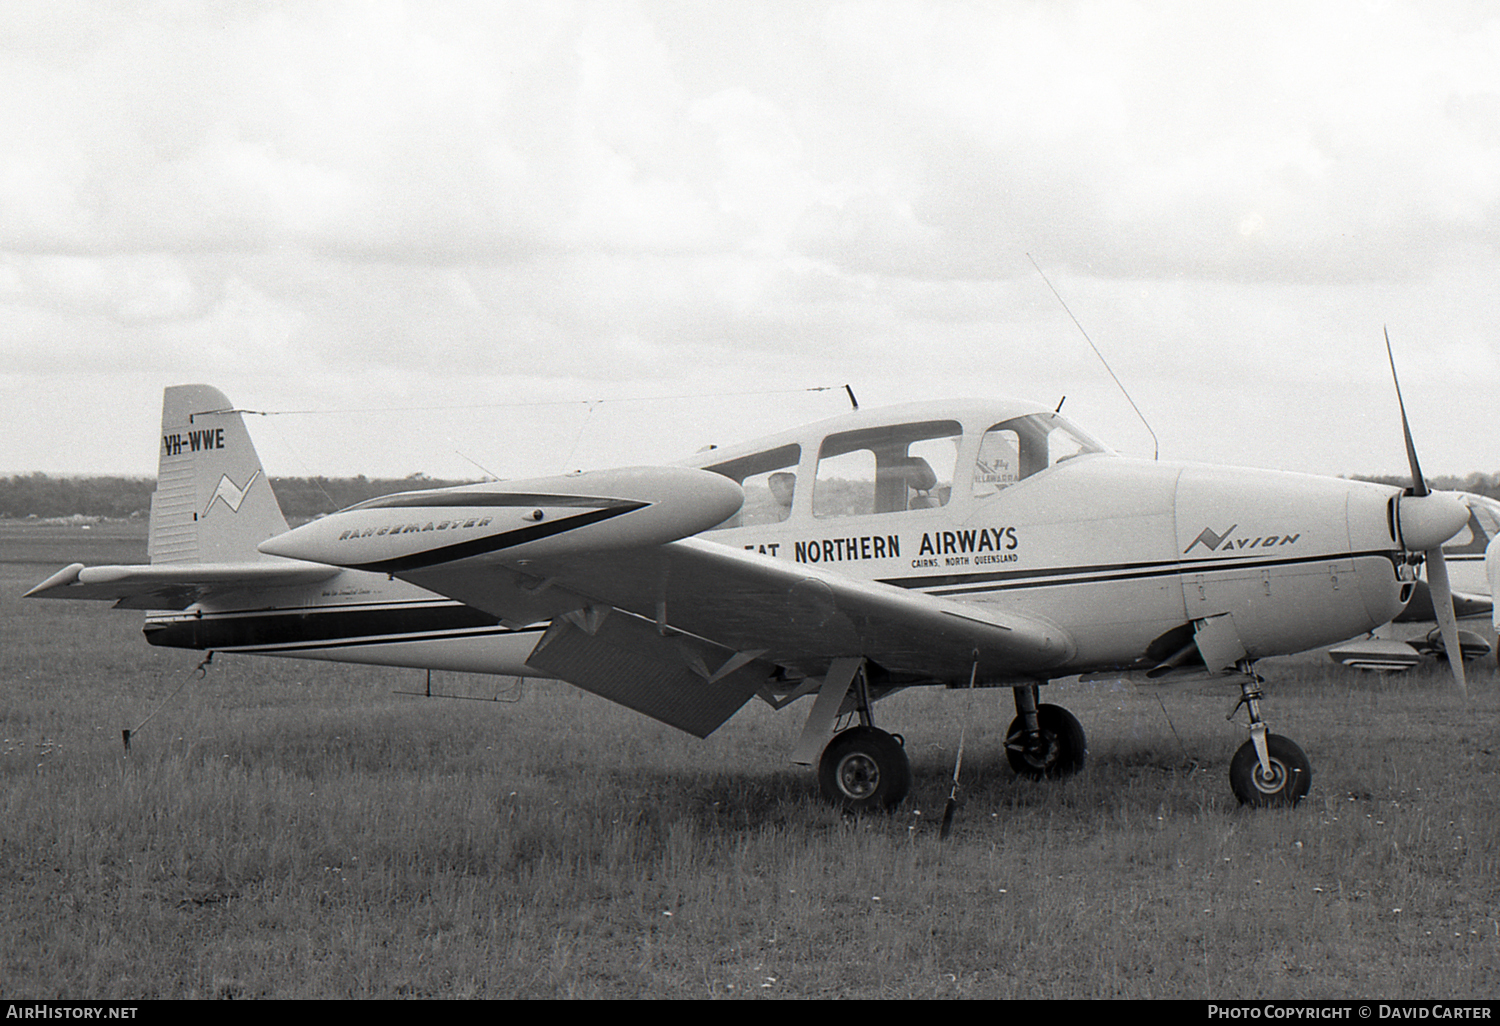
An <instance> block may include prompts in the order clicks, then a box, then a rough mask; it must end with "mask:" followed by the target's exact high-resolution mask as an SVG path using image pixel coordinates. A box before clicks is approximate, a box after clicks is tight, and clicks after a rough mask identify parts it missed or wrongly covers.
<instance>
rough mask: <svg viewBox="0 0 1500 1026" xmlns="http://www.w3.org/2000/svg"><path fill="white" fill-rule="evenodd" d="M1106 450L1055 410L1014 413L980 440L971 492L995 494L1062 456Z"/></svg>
mask: <svg viewBox="0 0 1500 1026" xmlns="http://www.w3.org/2000/svg"><path fill="white" fill-rule="evenodd" d="M1108 451H1109V450H1108V449H1106V448H1105V447H1104V446H1103V445H1101V444H1100V443H1099V442H1097V441H1095V440H1094V439H1092V438H1090V437H1089V436H1088V435H1086V434H1084V433H1083V432H1082V431H1080V430H1078V429H1077V428H1076V427H1074V426H1073V425H1072V424H1069V423H1068V422H1067V421H1066V420H1063V418H1062V417H1060V416H1058V415H1057V414H1055V413H1028V414H1026V415H1025V416H1022V417H1013V418H1011V419H1010V420H1007V421H1004V422H1002V423H1000V424H996V425H995V426H994V427H992V428H990V429H989V430H988V431H986V432H985V433H984V437H983V438H981V439H980V440H979V455H978V457H977V458H976V460H975V467H974V495H975V497H976V498H986V497H988V496H991V495H998V494H999V493H1000V491H1001V490H1002V489H1004V488H1008V487H1009V486H1011V485H1013V484H1015V483H1016V482H1017V481H1024V480H1025V479H1026V478H1028V477H1030V476H1031V475H1033V474H1036V473H1040V472H1041V471H1043V470H1046V469H1047V468H1048V467H1054V466H1056V465H1057V464H1059V463H1061V462H1063V461H1064V460H1070V459H1073V458H1074V457H1075V456H1082V455H1085V454H1087V453H1096V452H1108Z"/></svg>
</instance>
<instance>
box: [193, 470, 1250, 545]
mask: <svg viewBox="0 0 1500 1026" xmlns="http://www.w3.org/2000/svg"><path fill="white" fill-rule="evenodd" d="M259 477H260V471H259V470H257V471H256V472H255V473H253V474H251V475H250V480H248V481H246V482H245V487H243V488H241V487H240V486H239V485H237V484H235V483H234V482H233V481H232V480H230V478H229V475H228V474H223V475H221V476H220V477H219V484H218V487H216V488H215V489H214V494H213V496H212V498H210V499H209V500H208V505H207V506H204V507H203V515H204V516H208V511H209V510H211V509H212V508H213V505H214V503H215V502H217V501H219V500H221V499H222V500H223V502H224V505H226V506H228V507H229V511H230V512H231V513H238V512H239V511H240V504H241V503H243V502H244V501H245V496H246V495H248V494H250V489H251V488H252V487H254V485H255V482H256V480H257V479H258V478H259ZM1231 530H1232V528H1231Z"/></svg>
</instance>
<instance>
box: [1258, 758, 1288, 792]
mask: <svg viewBox="0 0 1500 1026" xmlns="http://www.w3.org/2000/svg"><path fill="white" fill-rule="evenodd" d="M1270 766H1271V772H1270V773H1267V772H1266V771H1265V770H1263V769H1261V767H1260V764H1259V763H1256V765H1255V768H1254V769H1253V770H1251V772H1250V781H1251V782H1252V783H1253V784H1254V785H1255V789H1256V790H1257V791H1259V792H1261V793H1262V794H1276V793H1277V792H1279V791H1280V790H1281V789H1282V788H1283V787H1285V786H1286V778H1287V772H1286V766H1285V764H1283V763H1282V762H1281V761H1280V760H1279V759H1271V760H1270Z"/></svg>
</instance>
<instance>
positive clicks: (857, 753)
mask: <svg viewBox="0 0 1500 1026" xmlns="http://www.w3.org/2000/svg"><path fill="white" fill-rule="evenodd" d="M851 689H852V691H853V695H854V711H855V712H856V713H857V714H858V715H859V726H857V727H850V728H849V729H848V730H845V731H841V732H839V733H838V734H835V735H834V736H833V740H831V741H829V742H828V744H827V746H826V747H825V748H824V749H823V754H822V755H821V756H819V758H818V788H819V790H820V791H821V792H822V794H823V797H824V798H825V799H827V800H828V801H831V802H833V803H834V804H836V805H839V806H841V807H842V808H844V809H847V810H849V811H853V812H865V811H870V810H884V809H893V808H895V807H896V806H897V805H900V804H901V800H902V799H903V798H905V797H906V795H907V792H908V791H910V790H911V761H910V760H908V759H907V757H906V749H905V742H904V741H903V740H902V738H901V735H900V734H890V733H887V732H886V731H883V730H880V729H879V728H877V727H876V726H875V723H874V719H873V717H872V716H871V713H870V688H869V681H868V680H867V679H866V677H865V670H864V665H863V664H862V663H861V664H860V666H859V667H858V669H857V670H856V671H855V672H854V679H853V680H852V681H851Z"/></svg>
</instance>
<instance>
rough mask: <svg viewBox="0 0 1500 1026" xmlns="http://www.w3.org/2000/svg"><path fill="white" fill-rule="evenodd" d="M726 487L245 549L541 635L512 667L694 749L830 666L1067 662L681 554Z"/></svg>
mask: <svg viewBox="0 0 1500 1026" xmlns="http://www.w3.org/2000/svg"><path fill="white" fill-rule="evenodd" d="M742 501H743V493H742V492H741V491H740V488H739V486H738V485H737V484H736V483H734V482H732V481H729V480H728V479H726V478H723V477H720V476H719V475H716V474H712V473H709V472H707V471H699V470H685V469H682V468H632V469H628V470H624V471H615V472H603V471H600V472H593V473H591V474H584V475H570V476H568V477H564V478H550V479H541V480H536V481H530V482H507V483H505V484H504V485H500V484H496V485H480V486H466V487H461V488H459V489H444V490H437V491H433V492H427V493H407V494H406V495H402V496H390V497H386V498H383V499H375V500H371V501H370V502H369V503H364V504H361V505H360V506H356V507H351V508H350V509H349V510H345V511H342V512H340V513H335V514H332V515H331V516H328V517H324V518H322V519H321V520H318V521H315V522H313V523H311V524H307V525H304V526H303V527H300V528H297V529H296V530H294V531H290V532H288V533H287V534H284V535H280V536H278V537H276V538H272V539H269V540H267V541H266V542H263V543H261V545H260V550H261V551H262V552H266V553H269V554H273V555H278V556H286V557H291V558H295V559H304V560H314V561H319V562H326V563H332V564H334V565H338V566H344V567H349V568H353V569H359V570H366V571H371V572H376V573H387V574H391V575H392V576H395V577H400V578H402V579H404V580H407V581H410V582H411V583H413V584H416V585H418V586H419V587H422V588H425V589H427V590H428V591H432V592H436V593H438V594H441V595H445V596H448V597H449V598H453V599H456V600H458V601H459V602H462V603H464V604H465V605H468V606H471V607H473V608H476V609H482V610H484V611H485V612H488V613H490V614H492V615H494V616H496V617H498V618H499V619H500V621H501V622H502V623H503V624H505V625H506V626H509V627H521V626H525V625H528V624H535V623H542V622H548V621H550V622H551V626H550V627H549V628H548V630H547V632H546V633H545V634H544V635H543V637H542V640H541V641H540V642H538V644H537V646H536V648H535V650H534V651H533V652H532V654H531V656H530V657H529V659H528V665H530V666H532V667H534V668H536V669H537V670H539V671H541V672H545V673H548V674H551V675H553V676H556V677H560V678H562V679H563V680H567V681H569V682H571V683H573V684H576V685H578V686H579V687H583V688H585V689H587V690H590V691H594V692H595V693H598V694H602V695H604V696H605V697H608V698H611V699H613V700H615V701H618V702H620V703H622V704H624V705H627V706H630V707H631V708H634V709H636V710H638V711H641V712H644V713H646V714H647V715H650V716H653V717H655V718H656V719H659V720H662V721H663V722H666V723H670V724H672V725H673V726H677V727H680V728H681V729H684V730H687V731H689V732H691V733H695V734H698V735H699V736H704V735H706V734H707V733H708V732H710V731H712V730H713V729H715V728H716V727H717V726H718V725H719V724H720V723H722V722H723V720H724V719H727V718H728V717H729V716H730V715H732V714H733V713H734V711H735V710H736V709H738V708H739V707H740V705H742V704H743V703H744V702H745V701H747V700H748V699H749V698H750V696H751V695H753V694H756V693H760V694H762V695H763V696H765V697H767V698H768V699H772V700H773V704H775V703H776V702H777V701H779V700H780V699H778V698H777V697H776V696H783V697H784V696H786V695H788V694H795V693H796V687H797V684H798V682H799V681H801V680H802V679H804V678H818V677H821V676H823V675H824V674H826V673H827V672H828V671H829V667H830V665H831V664H832V663H833V662H834V660H836V659H841V658H843V659H846V658H863V659H865V660H868V661H869V662H870V663H871V664H873V667H872V669H873V671H874V672H875V674H876V676H877V677H878V679H879V680H881V681H884V682H888V683H889V684H891V685H893V686H899V685H902V684H911V683H930V682H935V681H948V682H955V683H957V682H966V681H968V680H969V679H970V675H971V673H972V672H973V671H974V668H975V665H976V663H977V664H978V674H979V679H980V680H982V681H984V682H985V683H1002V682H1005V683H1008V682H1017V683H1020V682H1024V681H1029V680H1035V679H1038V678H1041V677H1043V676H1045V673H1044V671H1045V670H1046V669H1047V668H1048V667H1051V666H1055V665H1057V664H1059V663H1061V662H1063V661H1065V660H1066V659H1067V658H1069V657H1070V656H1071V654H1072V652H1073V641H1072V639H1071V638H1070V637H1068V635H1067V634H1066V632H1064V631H1063V630H1061V629H1060V628H1059V627H1057V626H1056V625H1054V624H1052V623H1049V622H1047V621H1045V620H1043V619H1041V618H1039V617H1029V616H1025V615H1021V614H1016V613H1011V612H1006V613H1003V614H1001V613H992V612H989V611H985V610H983V609H981V608H978V607H976V606H974V605H971V604H959V603H955V602H952V601H949V600H946V599H940V598H936V597H934V596H930V595H926V594H923V593H921V592H917V591H912V590H908V589H905V588H901V587H897V586H895V585H891V584H882V583H879V582H870V581H858V580H854V579H850V578H847V577H844V576H841V575H838V574H834V573H830V572H828V571H824V570H821V569H819V568H815V567H811V566H807V565H805V564H798V563H791V562H788V561H786V560H782V559H778V558H776V557H772V556H766V555H761V554H759V553H752V552H747V551H745V550H743V549H738V548H734V547H731V546H727V545H723V544H719V543H716V542H713V541H708V540H705V539H704V538H701V537H695V535H697V534H698V532H701V531H704V530H706V529H707V528H710V527H713V526H714V525H716V524H718V523H720V522H722V521H723V520H724V519H725V518H726V517H728V516H730V515H732V514H733V513H734V512H735V511H736V510H738V509H739V507H740V504H741V502H742Z"/></svg>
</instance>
